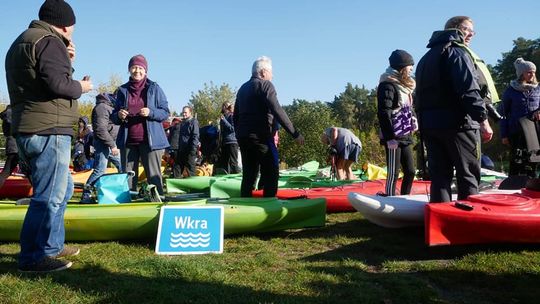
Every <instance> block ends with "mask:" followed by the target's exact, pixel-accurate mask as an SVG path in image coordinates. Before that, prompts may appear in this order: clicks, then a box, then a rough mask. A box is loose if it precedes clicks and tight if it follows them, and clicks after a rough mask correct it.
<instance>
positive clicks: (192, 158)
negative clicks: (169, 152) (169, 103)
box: [171, 106, 199, 178]
mask: <svg viewBox="0 0 540 304" xmlns="http://www.w3.org/2000/svg"><path fill="white" fill-rule="evenodd" d="M171 148H172V149H174V150H176V152H175V159H174V163H175V164H174V167H173V175H174V177H176V178H182V175H183V173H184V169H185V170H186V172H187V174H188V176H195V165H196V160H197V151H198V149H199V121H198V120H197V118H195V117H193V109H191V107H188V106H185V107H184V108H182V122H181V123H179V124H177V125H176V126H175V127H174V129H173V134H171Z"/></svg>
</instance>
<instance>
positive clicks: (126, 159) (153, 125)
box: [112, 55, 170, 194]
mask: <svg viewBox="0 0 540 304" xmlns="http://www.w3.org/2000/svg"><path fill="white" fill-rule="evenodd" d="M128 70H129V74H130V77H129V81H128V82H127V83H125V84H123V85H122V86H120V87H119V88H118V92H117V96H116V105H115V110H114V112H113V115H112V118H113V119H114V122H115V123H116V124H120V129H119V130H118V138H117V146H118V148H119V149H120V156H121V163H122V170H123V171H124V172H129V171H133V172H135V176H133V177H130V179H129V184H130V189H131V190H133V191H137V182H138V180H137V177H138V175H139V173H138V171H139V170H138V169H139V161H141V162H142V165H143V168H144V171H145V172H146V178H147V181H148V183H149V184H153V185H155V186H156V187H157V189H158V192H159V194H163V180H162V176H161V158H162V156H163V153H164V149H166V148H168V147H169V141H168V140H167V135H166V134H165V129H164V128H163V123H162V122H163V121H164V120H166V119H168V118H169V115H170V112H169V105H168V102H167V97H166V96H165V93H164V92H163V90H162V89H161V88H160V86H159V85H158V84H157V83H155V82H154V81H152V80H150V79H148V77H147V72H148V63H147V61H146V58H145V57H144V56H143V55H135V56H133V57H132V58H131V59H130V60H129V64H128Z"/></svg>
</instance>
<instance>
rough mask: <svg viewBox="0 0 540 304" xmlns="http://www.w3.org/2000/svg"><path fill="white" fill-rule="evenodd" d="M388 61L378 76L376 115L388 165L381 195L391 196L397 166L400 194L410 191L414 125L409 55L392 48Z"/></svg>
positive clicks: (394, 186) (411, 63)
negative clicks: (400, 173)
mask: <svg viewBox="0 0 540 304" xmlns="http://www.w3.org/2000/svg"><path fill="white" fill-rule="evenodd" d="M388 61H389V63H390V67H389V68H387V69H386V71H385V72H384V73H383V74H382V75H381V77H380V79H379V85H378V87H377V117H378V118H379V126H380V128H381V129H380V133H379V135H380V139H381V144H382V145H383V146H384V150H385V152H386V165H387V168H388V169H387V172H388V174H387V179H386V187H385V193H384V195H387V196H394V195H396V184H397V180H398V176H399V170H400V167H401V168H403V174H404V176H403V181H402V183H401V191H400V194H401V195H405V194H410V193H411V189H412V184H413V180H414V173H415V167H414V157H413V152H412V143H413V132H414V131H416V129H417V128H418V127H417V122H416V118H415V117H414V115H413V92H414V88H415V86H416V82H415V81H414V79H413V78H412V77H411V73H412V70H413V65H414V60H413V57H412V56H411V54H409V53H407V52H406V51H404V50H395V51H393V52H392V54H391V55H390V58H388Z"/></svg>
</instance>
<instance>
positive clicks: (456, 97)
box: [415, 16, 497, 203]
mask: <svg viewBox="0 0 540 304" xmlns="http://www.w3.org/2000/svg"><path fill="white" fill-rule="evenodd" d="M475 34H476V33H475V31H474V25H473V22H472V20H471V19H470V18H469V17H467V16H456V17H452V18H450V19H449V20H448V21H447V22H446V24H445V29H444V30H442V31H435V32H433V34H432V36H431V39H430V40H429V43H428V45H427V48H429V50H428V51H427V53H426V54H425V55H424V56H423V57H422V58H421V59H420V61H419V62H418V66H417V68H416V73H415V76H416V84H417V85H416V95H415V111H416V113H417V115H418V122H419V130H420V134H422V140H423V143H424V144H425V146H426V150H427V157H428V170H429V177H430V179H431V189H430V194H431V195H430V202H432V203H435V202H449V201H451V200H452V190H451V186H452V181H453V178H454V171H455V172H456V176H455V177H456V180H457V188H458V191H457V192H458V199H466V198H467V197H468V196H469V195H471V194H477V193H478V186H479V183H480V155H481V152H480V144H481V143H480V138H482V140H483V141H484V142H487V141H489V140H491V137H492V136H493V130H492V129H491V126H490V124H489V121H488V120H487V118H488V112H487V110H486V101H487V100H488V98H493V99H497V98H495V97H494V96H495V95H494V94H496V91H495V90H494V89H493V90H492V89H489V87H490V86H489V83H488V85H487V86H486V85H482V83H481V82H483V81H479V79H482V78H487V77H489V78H490V77H491V76H490V75H489V73H487V74H484V73H483V71H482V69H481V68H480V61H479V59H478V58H477V56H476V54H474V52H472V51H471V50H470V48H469V45H470V43H471V41H472V38H473V37H474V35H475ZM477 67H478V70H477ZM488 75H489V76H488ZM484 80H485V79H484ZM486 82H487V81H486ZM484 88H485V89H484ZM490 94H491V97H490ZM492 101H493V102H495V101H496V100H492ZM421 155H422V152H421Z"/></svg>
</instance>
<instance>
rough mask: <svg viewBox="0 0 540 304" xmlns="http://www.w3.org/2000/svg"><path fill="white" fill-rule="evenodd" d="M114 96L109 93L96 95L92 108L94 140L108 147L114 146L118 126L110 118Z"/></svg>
mask: <svg viewBox="0 0 540 304" xmlns="http://www.w3.org/2000/svg"><path fill="white" fill-rule="evenodd" d="M114 104H115V98H114V96H112V95H110V94H99V95H98V96H96V106H95V107H94V109H92V128H93V129H94V140H100V141H101V142H103V143H104V144H105V145H106V146H107V147H109V148H111V149H112V148H115V147H116V138H117V136H118V129H119V126H118V125H116V124H114V123H113V122H112V120H111V115H112V113H113V111H114Z"/></svg>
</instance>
